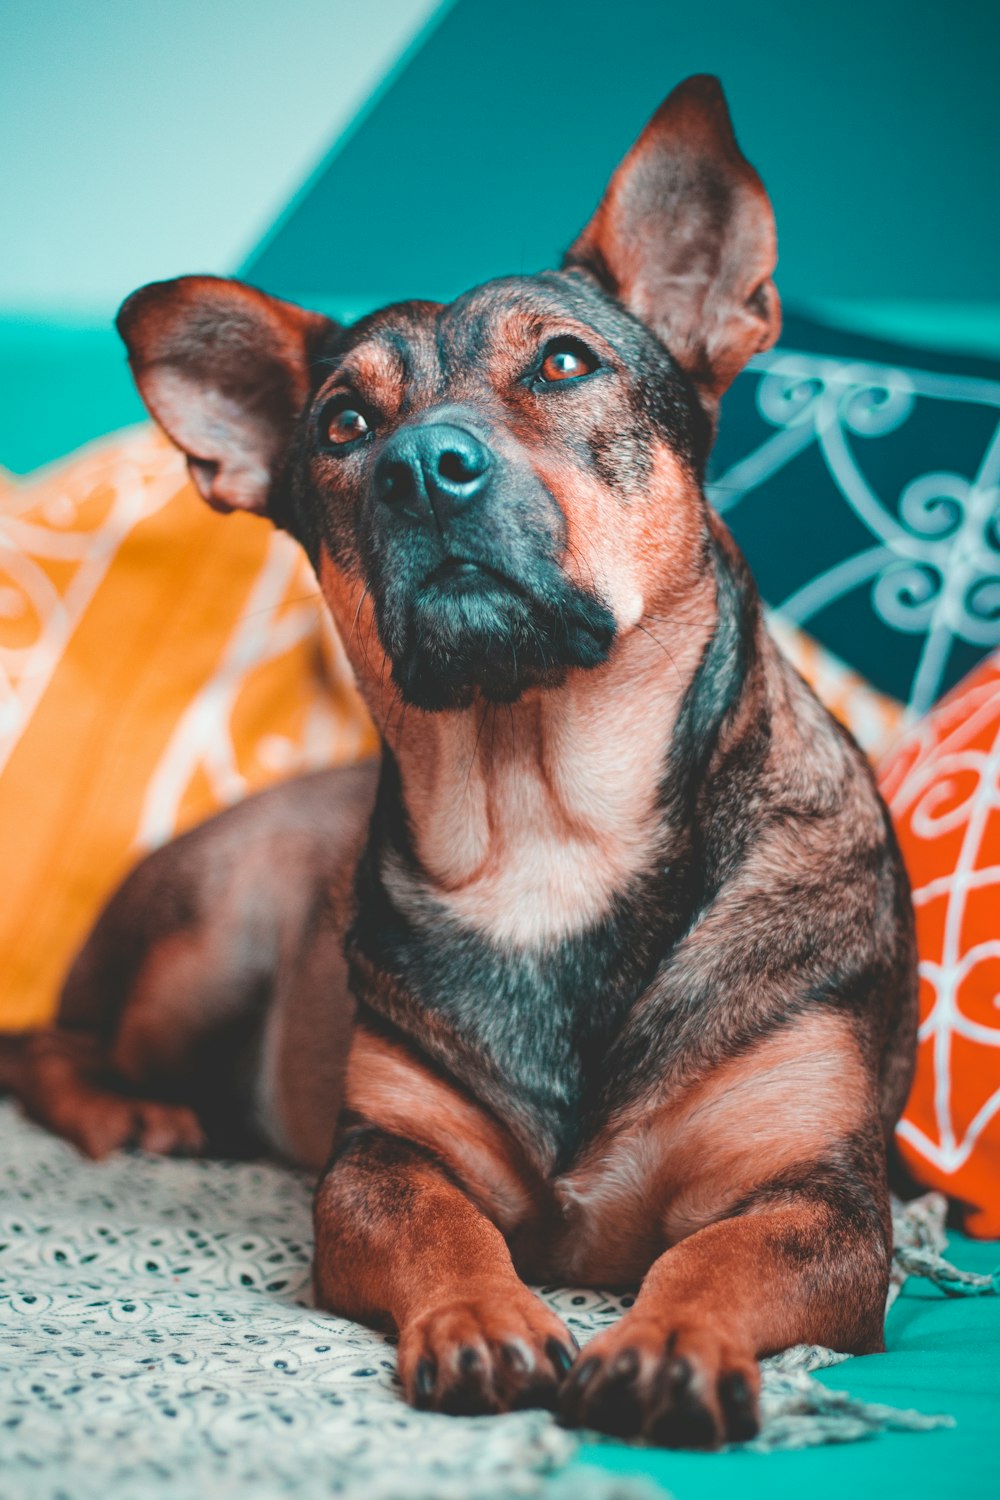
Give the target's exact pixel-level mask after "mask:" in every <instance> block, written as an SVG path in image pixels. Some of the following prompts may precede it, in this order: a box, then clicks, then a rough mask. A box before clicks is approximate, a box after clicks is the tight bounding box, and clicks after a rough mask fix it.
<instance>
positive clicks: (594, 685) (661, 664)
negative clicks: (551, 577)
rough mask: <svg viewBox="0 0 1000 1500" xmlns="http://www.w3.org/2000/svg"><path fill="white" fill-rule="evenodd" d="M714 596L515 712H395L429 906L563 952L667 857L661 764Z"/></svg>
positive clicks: (655, 623)
mask: <svg viewBox="0 0 1000 1500" xmlns="http://www.w3.org/2000/svg"><path fill="white" fill-rule="evenodd" d="M714 592H715V579H714V578H713V576H712V572H711V570H708V571H707V572H706V573H705V574H704V575H703V577H702V578H701V579H699V580H698V581H697V583H696V584H695V585H694V586H693V587H692V589H691V591H690V594H689V595H687V596H686V597H685V598H684V599H683V600H681V601H675V602H674V604H673V605H672V608H671V610H670V614H669V617H658V616H656V615H654V614H649V615H647V616H645V617H644V618H643V619H642V621H641V622H640V623H639V625H638V627H636V628H633V629H631V630H630V631H628V632H627V633H626V634H625V635H623V636H622V637H621V638H620V639H619V641H618V642H617V644H616V647H615V649H614V652H613V654H612V657H611V659H610V660H609V661H608V662H607V663H606V664H605V665H604V666H603V667H600V668H597V669H596V670H593V671H590V672H584V671H575V672H572V673H571V674H570V676H569V678H568V679H567V681H566V682H565V683H564V684H563V685H562V686H561V687H559V688H555V689H547V690H538V691H536V692H534V693H532V694H531V695H530V696H527V697H526V698H525V699H524V700H523V701H521V702H519V703H517V704H514V705H512V706H510V707H509V708H508V707H506V706H494V705H489V704H482V703H479V704H478V705H475V706H474V707H472V708H470V709H468V710H465V711H462V712H458V713H442V714H423V713H419V712H416V711H413V710H407V711H405V712H399V711H393V712H390V713H389V714H388V715H387V717H386V722H385V725H384V730H383V732H384V736H385V739H386V743H387V744H388V746H389V748H390V750H391V751H392V753H393V756H394V757H395V761H396V765H397V767H398V772H399V778H400V791H401V795H402V800H403V803H404V806H405V811H406V817H407V821H408V824H409V829H410V834H411V838H412V847H413V853H414V854H415V856H416V859H417V861H418V863H419V866H420V868H421V871H422V875H423V879H424V881H425V883H426V884H425V891H426V894H427V895H429V896H432V897H433V898H434V900H435V901H436V902H438V903H440V904H441V905H442V906H443V907H444V908H445V910H446V911H447V912H448V913H449V914H450V915H451V916H452V917H453V918H454V919H455V920H456V921H457V922H459V923H460V924H461V925H462V926H464V927H472V928H473V929H475V930H477V931H478V932H479V933H480V934H481V935H482V936H484V937H486V938H488V939H490V940H492V941H494V942H498V943H502V944H504V945H513V946H514V947H518V948H522V947H523V948H534V947H537V946H539V945H544V944H547V943H551V942H553V941H557V940H558V939H560V938H564V937H568V936H570V935H572V934H573V933H574V932H578V931H581V930H583V929H584V928H586V927H589V926H591V925H592V924H593V923H595V922H598V921H600V920H601V918H602V917H604V916H605V915H606V914H607V912H608V911H609V910H610V908H611V905H612V903H613V902H614V900H615V898H616V897H620V896H621V895H622V894H623V893H625V892H627V891H628V890H629V888H630V887H631V886H632V885H633V884H634V882H635V881H637V880H638V879H641V878H642V876H643V875H644V874H646V873H647V872H648V871H649V870H650V868H651V867H652V866H654V865H655V864H656V861H657V859H658V858H659V857H662V856H663V854H664V850H663V843H664V838H665V833H666V832H667V831H666V830H665V829H664V821H663V809H662V805H661V802H660V789H661V785H662V782H663V776H664V768H665V764H666V758H667V753H668V748H669V745H670V741H671V738H672V734H673V730H674V725H675V722H676V719H677V714H678V711H679V708H680V705H681V703H682V701H683V698H684V695H685V692H686V691H687V689H688V687H689V685H690V683H691V681H692V678H693V677H694V674H695V672H696V671H697V668H698V664H699V662H700V660H701V658H702V656H703V653H704V651H705V647H706V644H707V642H708V640H709V639H710V637H711V635H712V632H713V629H714V623H715V608H714Z"/></svg>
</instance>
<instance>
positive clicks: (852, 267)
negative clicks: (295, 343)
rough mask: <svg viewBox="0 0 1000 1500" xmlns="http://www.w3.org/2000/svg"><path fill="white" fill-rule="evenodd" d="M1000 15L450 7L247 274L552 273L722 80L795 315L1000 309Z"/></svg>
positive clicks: (620, 5)
mask: <svg viewBox="0 0 1000 1500" xmlns="http://www.w3.org/2000/svg"><path fill="white" fill-rule="evenodd" d="M998 64H1000V4H998V3H996V0H950V3H948V4H944V3H942V0H933V3H932V0H867V3H861V0H840V3H838V4H823V3H814V4H809V3H805V0H770V3H768V0H764V3H760V0H758V3H754V4H748V3H746V0H712V3H711V4H705V3H698V0H684V3H675V0H615V3H602V0H503V3H487V0H457V3H456V4H454V5H453V7H452V8H451V9H450V10H449V11H448V13H447V14H446V15H445V16H444V18H443V19H442V20H441V21H440V22H439V24H438V25H437V27H436V28H435V29H434V30H433V32H432V33H431V34H430V36H429V37H428V38H427V40H426V42H425V43H424V45H423V47H422V48H421V50H420V51H419V53H418V54H417V55H416V56H415V57H414V58H413V59H412V60H411V62H410V64H409V66H408V67H407V68H406V70H405V71H404V72H403V73H402V74H401V75H400V76H399V77H398V79H397V80H396V82H395V84H394V85H393V87H392V88H391V89H389V90H388V91H387V92H386V93H385V94H384V95H383V97H382V98H381V99H380V100H379V101H378V103H377V104H376V106H375V107H374V108H373V109H372V110H371V112H370V113H369V114H368V115H367V117H366V118H365V119H364V120H363V121H362V122H361V124H360V125H359V126H358V128H356V129H355V130H354V132H353V134H350V135H349V137H348V138H347V139H346V140H344V141H342V142H341V143H339V145H338V148H337V149H336V150H335V152H334V154H333V156H332V157H331V159H330V160H329V162H328V163H327V166H326V168H325V170H324V171H323V172H321V173H320V174H319V175H318V176H317V177H316V178H315V179H314V180H313V181H312V183H311V184H310V187H309V190H308V192H307V193H306V194H305V195H304V196H303V197H302V198H301V199H300V200H299V201H298V202H297V203H296V204H295V205H294V206H293V208H292V210H291V212H290V213H289V214H288V215H287V216H286V217H285V219H284V220H283V221H282V222H281V223H280V224H279V226H278V228H277V230H276V231H275V232H274V234H273V235H272V236H271V237H270V238H269V239H268V240H267V241H266V242H265V244H264V245H263V247H262V249H261V250H260V251H259V252H258V253H256V254H254V255H253V256H251V257H250V258H249V260H248V262H247V265H246V270H247V271H248V273H249V274H250V275H251V276H252V277H253V278H254V279H256V280H259V281H260V282H261V283H262V284H264V285H265V286H267V287H270V288H273V289H275V290H277V291H282V292H286V293H293V294H294V293H299V294H302V295H309V294H313V295H315V294H322V293H324V292H326V293H331V292H336V293H337V294H338V295H347V294H358V295H359V296H362V297H363V296H365V295H366V294H371V293H375V292H377V293H378V294H379V295H383V294H392V295H431V296H436V295H447V294H450V293H452V292H454V291H455V290H457V289H459V288H461V287H463V286H465V285H468V284H469V283H470V282H473V281H477V280H481V279H483V278H485V277H488V276H490V275H493V274H495V273H501V272H509V271H518V270H519V269H521V268H522V267H524V268H526V269H531V268H536V267H539V266H542V265H545V264H551V263H552V261H553V260H554V259H555V258H556V257H557V256H558V253H559V251H560V249H561V247H562V246H563V245H564V244H565V243H567V241H568V240H569V239H570V238H571V237H572V235H573V233H574V232H575V231H576V230H577V229H578V228H579V227H580V225H581V223H582V221H583V220H584V219H585V218H586V216H587V214H588V213H589V211H590V209H591V208H592V207H593V205H594V203H595V201H596V199H597V197H598V195H599V193H600V190H601V187H602V185H603V183H604V181H605V179H606V178H607V176H608V174H609V172H610V171H611V170H612V168H613V167H614V165H615V163H616V161H617V160H618V158H619V157H620V156H621V154H622V153H623V152H624V151H625V149H626V148H627V147H628V145H629V143H630V142H631V140H632V139H633V138H634V136H635V135H636V133H637V132H638V131H639V129H640V128H641V127H642V125H643V123H644V121H645V120H646V118H647V117H648V115H649V114H650V113H651V112H652V111H653V109H654V108H655V107H656V105H657V104H658V103H659V101H660V99H661V98H662V97H663V95H664V94H665V93H666V92H667V90H668V89H669V88H670V87H671V86H672V85H673V84H674V83H675V82H677V81H678V80H679V79H681V78H683V77H684V76H685V75H686V74H688V73H692V72H714V73H718V74H719V75H720V77H721V78H722V80H723V83H724V85H725V88H726V91H727V93H728V95H729V99H730V103H731V107H732V110H733V114H734V117H735V120H736V123H737V129H738V134H739V136H740V140H741V142H742V144H743V146H744V149H745V151H746V153H747V154H748V155H749V156H750V157H751V159H752V160H753V161H754V162H755V164H756V165H757V166H758V167H759V168H760V170H761V172H762V174H763V176H764V179H765V182H766V183H767V185H768V187H769V189H770V191H771V194H772V197H773V200H774V203H775V207H776V210H777V216H778V226H779V239H780V245H781V264H780V272H779V281H780V285H781V287H782V290H783V292H784V293H785V295H786V297H791V298H793V299H802V298H807V297H808V298H813V297H838V298H869V297H877V298H934V299H957V300H977V299H989V300H1000V275H998V256H997V248H996V247H997V241H998V228H1000V205H998V193H997V190H996V184H997V161H998V159H1000V109H998V108H997V67H998Z"/></svg>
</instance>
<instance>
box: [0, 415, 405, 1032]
mask: <svg viewBox="0 0 1000 1500" xmlns="http://www.w3.org/2000/svg"><path fill="white" fill-rule="evenodd" d="M374 747H375V736H374V732H373V730H372V727H371V724H370V722H369V720H368V716H367V714H366V712H365V710H364V708H363V706H362V704H361V701H360V699H359V697H358V695H357V692H356V690H355V688H354V685H353V680H352V678H351V674H350V668H349V667H348V665H347V662H346V659H345V658H344V655H343V652H342V651H341V649H340V646H339V644H338V643H337V642H336V640H335V639H334V637H333V632H332V630H331V629H330V627H329V625H328V624H327V617H326V614H325V611H324V610H323V608H322V607H321V601H320V597H319V592H318V589H317V586H316V580H315V578H314V577H313V574H312V572H311V570H310V568H309V565H308V563H307V562H306V560H305V558H304V556H303V554H302V553H301V551H300V549H299V548H298V547H297V545H296V544H295V543H294V542H293V541H292V540H291V538H290V537H288V536H286V535H284V534H282V533H280V532H277V531H275V530H273V529H272V528H271V527H270V526H269V525H268V524H267V523H266V522H263V521H260V520H258V519H255V518H253V517H250V516H242V515H233V516H225V517H223V516H219V515H216V514H215V513H214V512H212V511H211V510H210V509H209V508H208V506H207V505H205V503H204V501H202V500H201V499H200V498H199V496H198V495H197V494H196V492H195V490H194V487H193V486H192V485H191V484H190V483H189V481H188V477H187V471H186V469H185V466H184V460H183V458H182V457H181V455H180V454H179V453H178V452H177V451H176V450H175V449H174V448H172V447H171V446H170V444H169V443H168V442H167V441H166V439H165V438H164V437H162V436H161V435H160V434H159V433H158V432H157V431H155V430H154V429H152V428H137V429H135V430H134V431H130V432H127V433H124V434H120V435H119V436H117V437H115V438H113V439H110V440H107V441H104V442H101V443H99V444H95V445H94V446H92V447H89V448H86V449H84V450H82V451H81V452H80V453H78V454H76V455H75V456H74V457H72V458H70V459H68V460H66V461H65V462H63V463H60V464H58V465H55V466H53V467H52V468H51V469H48V470H46V471H45V472H44V473H43V474H42V475H41V476H39V477H33V478H31V479H30V480H28V481H27V482H17V481H14V480H13V479H11V478H10V477H9V476H8V477H5V478H4V479H3V482H2V484H0V872H2V873H0V890H2V899H0V1030H10V1029H14V1028H18V1027H27V1026H34V1025H38V1024H41V1023H43V1022H44V1021H46V1020H47V1019H48V1018H49V1017H50V1016H51V1015H52V1012H53V1009H54V1006H55V1002H56V997H57V993H58V989H59V985H60V981H61V979H62V975H63V973H64V971H65V969H66V967H67V965H68V963H69V960H70V958H71V956H72V954H73V952H74V950H75V949H76V947H77V946H78V944H79V943H80V941H81V940H82V938H83V936H84V934H85V933H86V931H87V929H88V927H89V926H90V924H91V922H92V921H93V919H94V917H95V916H96V914H97V911H98V909H99V907H100V905H101V904H102V902H103V900H104V898H105V896H106V895H107V894H108V892H109V891H110V890H111V888H112V887H113V886H114V885H115V884H116V883H117V881H118V880H119V879H120V878H121V877H122V875H123V874H124V873H125V871H126V870H127V868H128V867H129V866H130V865H131V864H132V863H133V862H134V861H135V860H136V859H137V858H138V857H139V856H140V855H141V854H142V853H144V852H145V851H146V850H148V849H150V848H151V847H153V846H154V845H155V844H159V843H161V842H162V841H163V840H165V839H167V838H170V837H172V836H173V835H174V834H175V833H179V832H180V831H181V830H182V829H184V828H187V827H190V826H191V825H192V824H193V823H197V822H199V821H201V819H203V818H205V817H207V816H208V815H209V814H210V813H212V812H215V811H216V810H217V809H218V808H220V807H222V806H224V805H225V804H227V803H230V802H234V801H236V800H237V799H238V798H240V797H242V796H244V795H246V793H248V792H251V791H255V790H257V789H258V788H261V787H264V786H266V785H268V783H270V782H272V781H275V780H277V779H279V778H281V777H285V776H289V775H292V774H294V773H295V772H297V771H305V770H309V769H312V768H314V767H316V766H321V765H334V764H338V763H340V762H344V761H352V760H356V759H358V758H359V757H360V756H361V755H364V754H367V753H369V752H370V751H372V750H373V749H374Z"/></svg>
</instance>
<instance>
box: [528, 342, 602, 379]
mask: <svg viewBox="0 0 1000 1500" xmlns="http://www.w3.org/2000/svg"><path fill="white" fill-rule="evenodd" d="M596 369H597V360H596V358H595V357H594V355H592V354H591V353H590V350H589V349H584V348H583V346H582V345H580V344H575V343H574V344H553V345H552V347H551V348H550V349H549V350H548V351H547V352H546V355H545V358H544V360H543V361H542V366H541V369H540V370H539V372H538V375H539V379H541V380H544V381H546V382H549V383H551V382H552V381H556V380H579V379H580V377H581V376H582V375H592V374H593V373H594V371H595V370H596Z"/></svg>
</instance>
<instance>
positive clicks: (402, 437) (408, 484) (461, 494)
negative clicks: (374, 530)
mask: <svg viewBox="0 0 1000 1500" xmlns="http://www.w3.org/2000/svg"><path fill="white" fill-rule="evenodd" d="M490 464H491V459H490V455H489V452H488V451H487V449H486V448H484V447H483V445H482V443H480V442H479V441H478V439H476V438H474V437H473V436H472V433H471V432H466V431H465V429H464V428H463V427H452V426H450V425H448V424H446V423H444V422H437V423H428V424H427V425H425V426H423V427H404V428H403V429H402V430H401V431H400V432H397V433H395V434H394V436H393V437H391V438H390V439H389V441H388V442H387V443H386V445H385V448H384V449H383V450H382V453H381V455H380V456H379V461H378V463H377V464H376V466H375V496H376V499H378V500H381V501H382V502H383V504H385V505H389V506H391V507H392V508H393V509H394V510H397V511H401V512H402V513H403V514H404V515H407V516H410V517H411V518H412V519H413V520H415V521H423V522H425V523H426V522H430V523H432V524H434V523H436V524H437V526H438V527H439V528H440V529H442V530H443V528H444V525H445V522H446V521H447V519H448V517H449V516H452V515H454V514H455V512H456V511H458V510H461V509H462V507H463V506H466V505H468V504H469V502H470V501H472V500H475V498H476V496H477V495H481V494H482V492H483V490H484V489H485V488H486V486H487V485H488V484H489V478H490Z"/></svg>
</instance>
